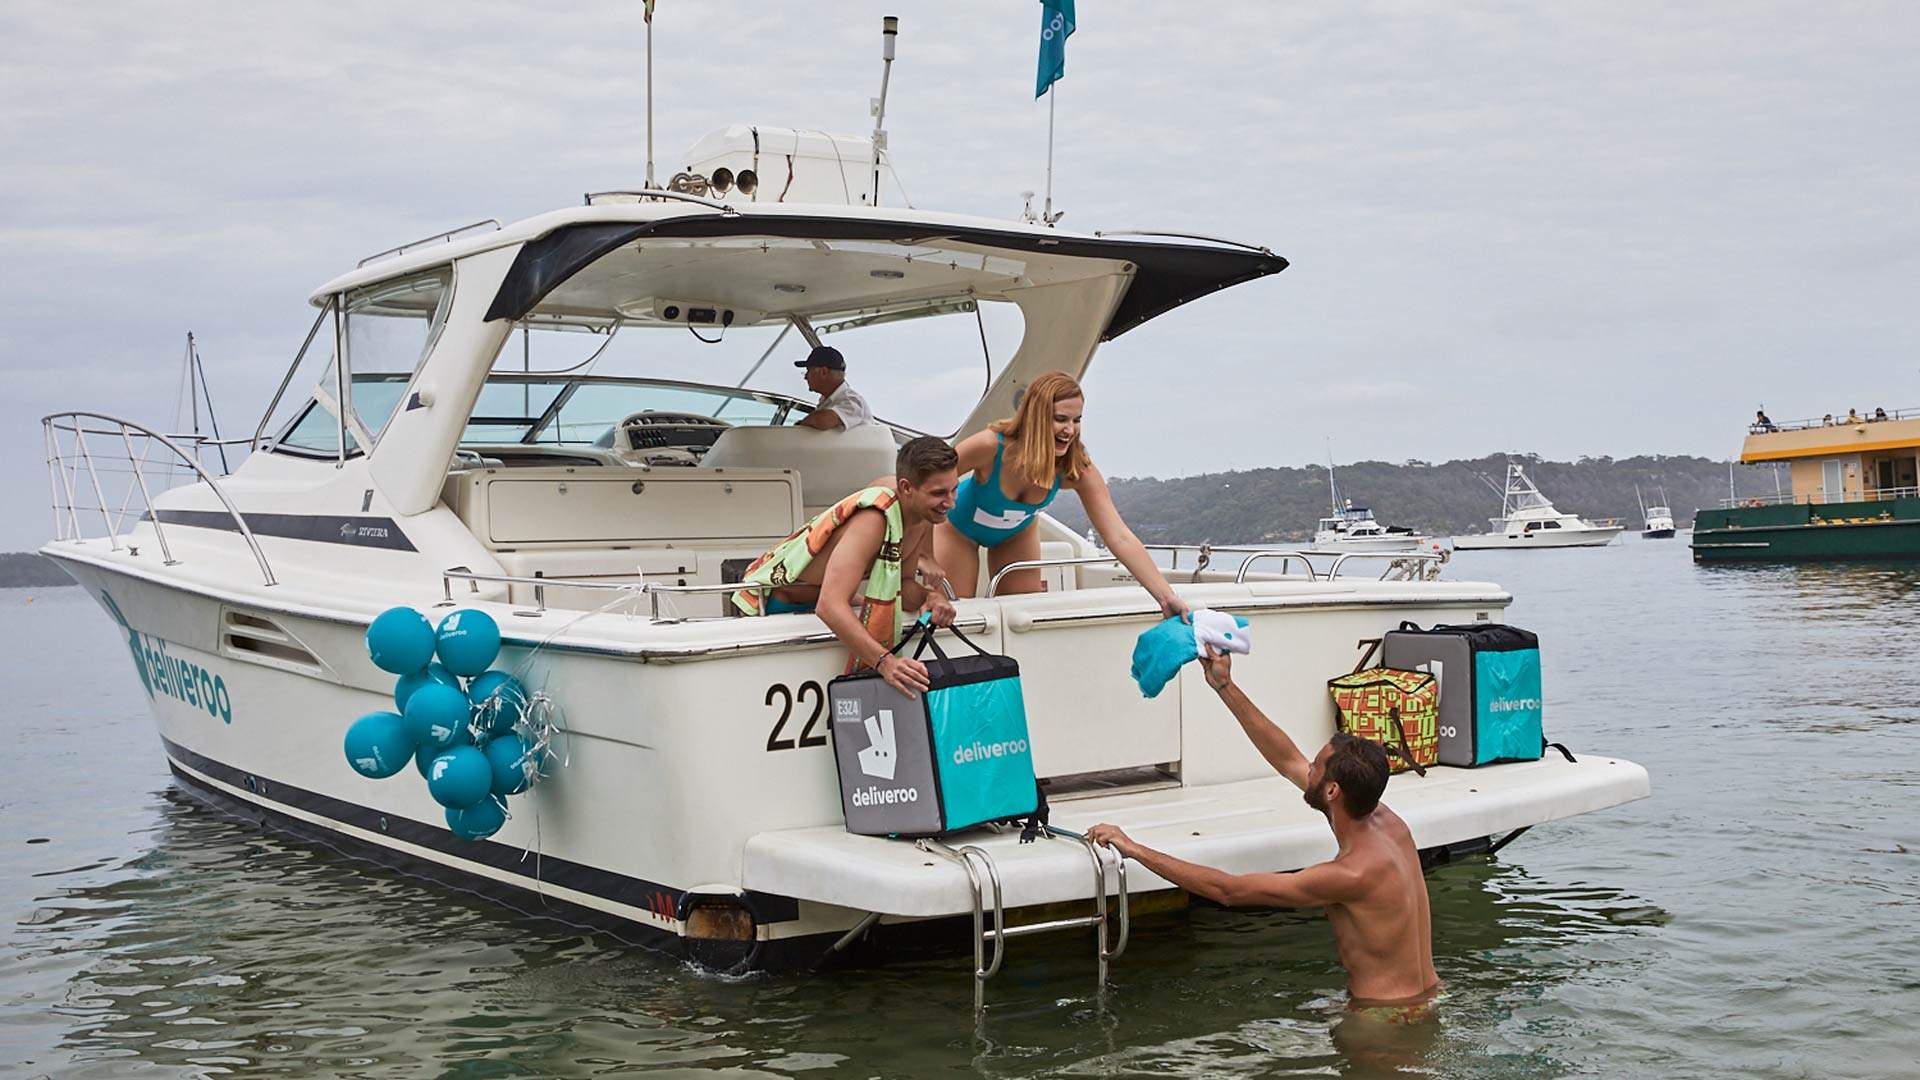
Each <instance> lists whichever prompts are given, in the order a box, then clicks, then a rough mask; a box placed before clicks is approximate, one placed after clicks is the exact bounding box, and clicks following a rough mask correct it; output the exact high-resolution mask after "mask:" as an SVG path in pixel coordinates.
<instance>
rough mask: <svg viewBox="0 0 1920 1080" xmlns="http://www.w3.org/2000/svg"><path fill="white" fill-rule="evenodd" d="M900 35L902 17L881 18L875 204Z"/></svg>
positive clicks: (875, 119) (875, 116)
mask: <svg viewBox="0 0 1920 1080" xmlns="http://www.w3.org/2000/svg"><path fill="white" fill-rule="evenodd" d="M899 36H900V19H899V18H898V17H897V16H893V15H886V16H883V17H882V18H881V19H880V96H879V97H878V98H875V99H874V102H873V205H874V206H879V205H880V155H881V153H882V152H884V151H885V150H886V148H887V129H886V126H885V125H886V122H887V83H889V82H890V81H892V79H893V44H894V41H895V39H897V38H898V37H899Z"/></svg>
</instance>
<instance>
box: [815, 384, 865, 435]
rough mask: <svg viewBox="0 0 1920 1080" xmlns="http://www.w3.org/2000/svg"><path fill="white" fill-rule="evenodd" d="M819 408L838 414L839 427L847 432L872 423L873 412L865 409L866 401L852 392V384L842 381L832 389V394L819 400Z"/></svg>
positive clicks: (855, 392)
mask: <svg viewBox="0 0 1920 1080" xmlns="http://www.w3.org/2000/svg"><path fill="white" fill-rule="evenodd" d="M820 407H821V408H822V409H830V410H832V411H833V412H835V413H837V414H839V417H840V423H841V425H842V426H843V427H844V428H845V429H846V430H848V431H852V430H853V429H854V428H857V427H859V426H860V425H862V424H871V423H873V410H872V409H869V408H867V399H866V398H863V397H861V396H860V395H859V393H858V392H857V391H855V390H854V388H853V384H852V383H850V382H846V381H844V380H843V381H842V382H841V383H840V385H839V386H836V387H834V388H833V392H832V393H830V394H828V395H827V396H825V397H823V398H821V399H820Z"/></svg>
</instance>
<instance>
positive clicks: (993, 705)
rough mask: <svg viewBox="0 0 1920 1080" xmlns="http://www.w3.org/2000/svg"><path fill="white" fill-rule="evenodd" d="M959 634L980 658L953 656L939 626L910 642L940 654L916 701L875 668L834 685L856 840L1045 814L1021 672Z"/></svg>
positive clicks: (843, 777)
mask: <svg viewBox="0 0 1920 1080" xmlns="http://www.w3.org/2000/svg"><path fill="white" fill-rule="evenodd" d="M951 632H952V633H953V634H954V636H955V637H958V638H959V639H960V640H961V641H963V642H965V643H966V644H967V646H968V647H969V648H970V649H972V650H973V651H972V652H971V653H964V654H961V655H958V656H952V657H949V656H948V655H947V654H946V653H945V652H943V651H942V650H941V649H940V646H939V645H938V644H937V643H935V642H934V640H933V628H932V627H931V626H926V627H923V628H920V629H916V630H914V631H912V632H909V633H908V634H907V635H906V636H905V637H903V638H902V639H901V642H900V647H902V648H904V647H905V646H906V645H908V644H910V643H912V642H913V641H915V640H918V641H919V642H920V650H918V651H916V652H915V656H916V657H917V656H919V655H920V651H924V650H931V651H932V653H933V655H932V656H930V657H928V659H927V676H928V684H929V685H928V689H927V690H926V692H925V693H922V694H920V695H919V696H917V697H911V698H910V697H908V696H906V695H905V694H902V693H901V692H900V691H899V690H896V689H894V688H893V687H892V686H890V685H888V683H887V682H886V680H884V679H882V678H880V676H879V675H878V673H876V672H874V671H872V670H862V671H858V672H855V673H854V674H852V675H844V676H842V677H840V678H838V679H835V680H833V681H832V682H831V683H828V684H827V697H828V698H829V699H831V701H832V702H833V745H834V759H835V763H836V765H837V766H838V769H839V773H840V795H841V804H842V809H844V810H845V811H846V819H847V830H848V831H849V832H854V833H860V834H863V835H867V836H938V835H940V834H943V833H948V832H953V831H955V830H958V829H964V828H968V827H970V826H973V825H977V824H979V823H981V822H984V821H1002V820H1006V819H1009V818H1014V817H1020V816H1022V815H1030V814H1033V813H1035V812H1036V811H1037V810H1038V809H1039V807H1040V791H1039V788H1038V786H1037V785H1036V784H1035V782H1034V772H1033V750H1032V746H1031V744H1030V742H1029V736H1028V732H1027V713H1026V706H1025V704H1024V703H1023V702H1022V700H1021V695H1020V667H1019V665H1018V664H1016V663H1015V662H1014V661H1013V660H1012V659H1010V658H1008V657H1004V656H994V655H991V654H989V653H987V652H986V650H984V649H981V648H980V647H979V646H978V645H975V644H973V642H971V641H969V640H968V639H967V637H966V635H964V634H961V633H960V632H959V631H957V630H955V631H951Z"/></svg>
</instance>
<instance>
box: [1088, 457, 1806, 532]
mask: <svg viewBox="0 0 1920 1080" xmlns="http://www.w3.org/2000/svg"><path fill="white" fill-rule="evenodd" d="M1509 460H1512V461H1518V462H1521V463H1523V464H1525V465H1526V466H1527V474H1528V475H1529V476H1531V477H1532V478H1533V481H1534V483H1536V484H1538V485H1539V487H1540V490H1541V491H1542V492H1543V493H1544V494H1545V495H1546V496H1547V498H1549V499H1551V500H1553V504H1554V505H1555V506H1556V507H1558V508H1559V509H1560V510H1562V511H1565V512H1567V513H1571V514H1579V515H1581V516H1583V517H1587V518H1608V517H1612V518H1619V519H1620V520H1621V522H1622V523H1624V524H1627V525H1630V526H1631V527H1633V528H1636V529H1637V528H1639V527H1640V526H1641V524H1642V523H1641V520H1640V508H1639V506H1638V504H1637V503H1636V502H1635V501H1634V491H1633V489H1634V485H1635V484H1638V485H1640V490H1641V492H1642V493H1643V494H1644V495H1645V497H1646V499H1647V502H1648V503H1649V504H1651V503H1654V502H1656V501H1657V496H1658V494H1659V492H1660V491H1661V489H1664V490H1665V492H1666V497H1667V502H1668V505H1669V506H1671V507H1672V508H1673V512H1674V518H1675V519H1676V521H1677V522H1678V524H1679V525H1680V526H1681V527H1682V528H1685V527H1687V526H1688V525H1690V524H1691V523H1692V521H1693V512H1694V511H1695V510H1696V509H1698V508H1700V507H1712V506H1718V505H1719V504H1720V501H1721V500H1722V499H1724V498H1726V497H1727V463H1726V462H1724V461H1710V460H1708V459H1706V458H1699V457H1665V456H1659V455H1655V456H1642V457H1630V458H1620V459H1614V458H1609V457H1598V458H1581V459H1580V460H1579V461H1574V462H1563V461H1544V460H1541V459H1540V458H1539V457H1538V456H1536V455H1531V454H1519V455H1514V456H1512V457H1511V458H1509V457H1507V456H1505V455H1494V456H1488V457H1484V458H1479V459H1476V460H1471V461H1449V462H1446V463H1444V464H1427V463H1425V462H1418V461H1409V462H1407V463H1405V464H1402V465H1391V464H1388V463H1387V462H1384V461H1359V462H1355V463H1353V464H1351V465H1341V466H1338V467H1337V468H1336V469H1335V471H1334V476H1335V478H1336V479H1337V480H1338V481H1339V483H1340V495H1341V497H1342V498H1343V499H1351V500H1352V501H1353V504H1354V505H1355V506H1368V507H1371V508H1372V509H1373V512H1374V514H1375V516H1377V517H1378V518H1379V519H1380V520H1381V521H1383V522H1385V523H1387V524H1389V525H1405V526H1409V527H1411V528H1415V529H1418V530H1420V531H1422V532H1427V533H1431V534H1433V535H1436V536H1452V535H1456V534H1459V533H1467V532H1485V531H1486V530H1487V519H1488V518H1491V517H1493V516H1495V515H1496V514H1498V513H1499V512H1500V495H1499V491H1498V488H1497V487H1489V486H1488V481H1491V482H1492V483H1493V484H1495V485H1498V484H1501V483H1502V482H1503V481H1504V478H1505V476H1506V465H1507V462H1508V461H1509ZM1483 478H1484V479H1483ZM1780 482H1781V483H1783V484H1784V483H1785V482H1786V478H1785V475H1784V473H1782V474H1781V476H1780ZM1734 483H1735V486H1736V489H1737V491H1738V493H1739V496H1740V497H1741V498H1746V497H1747V496H1749V495H1760V494H1766V495H1772V494H1774V491H1775V475H1774V472H1773V470H1771V469H1769V468H1750V467H1745V466H1735V468H1734ZM1109 485H1110V486H1111V488H1112V490H1113V499H1114V503H1115V504H1116V505H1117V506H1118V507H1119V508H1120V514H1121V516H1122V517H1124V518H1125V519H1126V521H1127V524H1129V525H1130V526H1132V527H1133V530H1134V532H1135V533H1137V534H1138V535H1139V536H1140V538H1141V539H1142V540H1146V541H1148V542H1149V543H1200V542H1211V543H1217V544H1228V543H1257V542H1265V541H1275V542H1278V541H1291V540H1305V539H1309V538H1311V537H1312V535H1313V529H1314V523H1315V521H1316V520H1317V519H1318V518H1320V517H1322V516H1324V515H1325V514H1326V513H1327V509H1328V502H1327V469H1326V466H1324V465H1306V466H1302V467H1298V468H1277V469H1249V470H1246V471H1241V472H1225V473H1208V474H1205V475H1202V476H1187V477H1180V478H1178V479H1172V480H1159V479H1154V478H1151V477H1144V478H1120V479H1111V480H1110V481H1109ZM1053 513H1054V515H1055V516H1056V517H1058V518H1059V519H1060V520H1061V521H1062V522H1064V523H1066V524H1067V525H1070V526H1072V527H1073V528H1075V529H1078V530H1081V531H1085V530H1086V528H1087V519H1086V514H1085V512H1084V511H1083V510H1082V509H1081V507H1080V505H1079V502H1078V500H1076V499H1074V498H1073V496H1072V495H1071V493H1068V494H1064V495H1062V496H1061V498H1060V499H1059V501H1057V502H1056V503H1055V504H1054V507H1053Z"/></svg>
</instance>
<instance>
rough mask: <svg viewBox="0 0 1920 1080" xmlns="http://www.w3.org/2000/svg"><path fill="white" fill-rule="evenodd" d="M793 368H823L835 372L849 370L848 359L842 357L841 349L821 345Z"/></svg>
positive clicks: (794, 363)
mask: <svg viewBox="0 0 1920 1080" xmlns="http://www.w3.org/2000/svg"><path fill="white" fill-rule="evenodd" d="M793 366H794V367H823V368H828V369H830V370H833V371H845V370H847V358H846V357H844V356H841V355H840V350H839V349H836V348H834V347H833V346H831V345H821V346H818V347H816V348H815V349H814V350H813V351H812V352H810V353H808V354H807V358H806V359H805V360H795V361H794V362H793Z"/></svg>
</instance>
